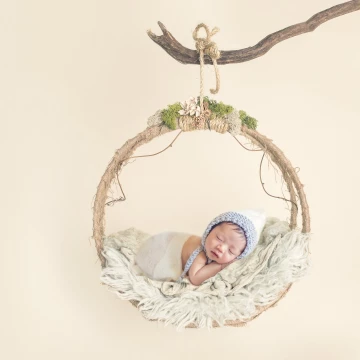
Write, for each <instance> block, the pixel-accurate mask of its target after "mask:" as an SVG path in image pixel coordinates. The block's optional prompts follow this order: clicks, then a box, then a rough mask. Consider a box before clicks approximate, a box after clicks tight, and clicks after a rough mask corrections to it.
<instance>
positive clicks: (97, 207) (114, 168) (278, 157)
mask: <svg viewBox="0 0 360 360" xmlns="http://www.w3.org/2000/svg"><path fill="white" fill-rule="evenodd" d="M171 131H173V130H172V129H169V128H168V127H166V126H164V125H163V124H159V125H155V126H151V127H148V128H146V129H145V130H144V131H143V132H141V133H139V134H138V135H137V136H135V137H134V138H132V139H129V140H128V141H126V143H125V144H124V145H123V146H122V147H121V148H120V149H118V150H117V151H116V152H115V155H114V156H113V158H112V160H111V161H110V163H109V164H108V166H107V168H106V170H105V173H104V175H103V176H102V178H101V180H100V183H99V185H98V188H97V192H96V196H95V202H94V207H93V238H94V240H95V244H96V249H97V254H98V256H99V259H100V261H101V266H102V267H105V264H106V261H105V258H104V256H103V255H102V250H103V238H104V235H105V206H106V205H105V203H106V200H107V194H108V191H109V189H110V187H111V184H112V183H113V181H114V180H115V177H116V174H117V173H120V172H121V170H122V167H123V166H124V164H126V161H127V159H128V158H129V157H131V156H132V154H133V153H134V151H135V150H136V149H137V148H138V147H139V146H141V145H143V144H146V143H148V142H150V141H151V140H152V139H154V138H156V137H157V136H160V135H163V134H166V133H168V132H171ZM242 134H243V135H244V136H246V137H247V138H248V139H249V140H250V141H251V142H252V143H253V144H255V145H257V146H259V147H260V148H261V149H263V150H264V151H265V152H267V153H268V154H269V156H270V158H271V160H272V161H273V162H274V163H275V164H276V165H277V166H278V168H279V169H280V170H281V172H282V175H283V178H284V181H285V182H286V184H287V187H288V190H289V193H290V199H291V218H290V228H291V229H295V228H296V226H297V225H296V224H297V222H296V219H297V214H298V207H297V205H295V204H297V203H298V201H297V196H298V199H299V202H300V206H301V215H302V232H303V233H309V232H310V215H309V206H308V204H307V200H306V195H305V192H304V190H303V184H302V183H301V182H300V180H299V177H298V175H297V172H296V169H295V168H294V167H293V166H292V165H291V163H290V161H289V160H288V159H287V158H286V157H285V155H284V153H283V152H282V151H281V150H280V149H279V148H278V147H277V146H276V145H275V144H274V143H273V142H272V140H270V139H268V138H266V137H265V136H264V135H261V134H260V133H259V132H258V131H256V130H252V129H249V128H248V127H246V126H242ZM296 195H297V196H296ZM291 286H292V284H291V283H290V284H288V285H287V286H286V287H285V288H284V290H283V291H282V292H280V293H279V296H278V298H277V300H275V301H274V302H273V303H272V304H270V305H268V306H264V307H261V308H258V309H257V310H258V311H257V313H256V314H255V315H254V316H253V317H251V318H250V319H248V320H246V321H241V320H232V321H226V323H225V325H226V326H235V327H239V326H244V325H246V323H247V322H249V321H251V320H253V319H255V318H256V317H258V316H259V315H260V314H261V313H262V312H264V311H266V310H267V309H268V308H270V307H272V306H274V305H275V304H276V303H277V302H278V301H279V300H281V299H282V298H283V297H284V296H285V294H286V293H287V292H288V291H289V289H290V288H291ZM130 302H131V303H132V304H133V305H134V306H137V303H138V302H136V301H134V300H130ZM159 320H161V319H159ZM213 326H214V327H218V326H219V325H218V324H217V323H216V322H214V323H213ZM187 327H189V328H196V327H197V326H196V325H195V324H189V325H188V326H187Z"/></svg>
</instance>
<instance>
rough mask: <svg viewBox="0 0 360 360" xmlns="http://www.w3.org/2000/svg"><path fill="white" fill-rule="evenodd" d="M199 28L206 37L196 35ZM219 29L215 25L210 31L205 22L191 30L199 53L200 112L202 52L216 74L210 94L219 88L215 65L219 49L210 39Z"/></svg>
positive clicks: (201, 105) (217, 71) (201, 104)
mask: <svg viewBox="0 0 360 360" xmlns="http://www.w3.org/2000/svg"><path fill="white" fill-rule="evenodd" d="M201 28H204V29H205V31H206V38H202V37H198V32H199V30H200V29H201ZM219 30H220V29H219V28H217V27H215V28H214V29H213V30H212V31H211V32H210V30H209V28H208V27H207V26H206V25H205V24H202V23H201V24H199V25H198V26H197V27H196V29H195V30H194V32H193V39H194V40H195V41H196V43H195V47H196V50H197V51H198V52H199V54H200V112H201V113H203V111H204V106H203V103H204V54H205V55H209V56H210V57H211V60H212V62H213V64H214V68H215V75H216V89H210V92H211V93H212V94H217V93H218V92H219V90H220V75H219V68H218V65H217V61H216V60H217V59H219V58H220V51H219V49H218V47H217V45H216V44H215V43H214V42H213V41H211V37H212V36H213V35H215V34H216V33H217V32H218V31H219Z"/></svg>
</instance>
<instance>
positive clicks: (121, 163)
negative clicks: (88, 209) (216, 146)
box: [105, 131, 298, 208]
mask: <svg viewBox="0 0 360 360" xmlns="http://www.w3.org/2000/svg"><path fill="white" fill-rule="evenodd" d="M182 132H183V131H180V132H179V133H178V134H177V135H176V137H175V139H174V140H173V141H172V142H171V143H170V144H169V145H168V146H167V147H166V148H164V149H163V150H161V151H159V152H157V153H154V154H148V155H138V156H131V157H129V158H127V159H124V160H123V161H121V162H120V163H119V165H118V168H117V171H116V179H117V183H118V185H119V188H120V190H121V193H122V196H120V197H119V198H117V199H113V200H110V201H108V202H107V203H105V205H107V206H113V205H114V204H115V203H117V202H118V201H125V200H126V196H125V193H124V191H123V188H122V186H121V184H120V180H119V171H120V168H121V166H122V165H123V164H124V162H125V161H127V160H130V159H137V158H143V157H150V156H155V155H159V154H161V153H162V152H164V151H165V150H167V149H169V148H170V147H172V145H173V144H174V142H175V141H176V140H177V138H178V137H179V136H180V134H181V133H182ZM231 135H232V134H231ZM232 136H233V138H234V139H235V140H236V141H237V142H238V143H239V145H241V146H242V147H243V148H244V149H245V150H247V151H264V150H263V149H249V148H248V147H246V146H244V145H243V144H242V143H241V142H240V141H239V139H237V138H236V137H235V136H234V135H232ZM265 155H266V149H265V151H264V153H263V156H262V158H261V161H260V166H259V177H260V182H261V186H262V188H263V190H264V191H265V193H266V194H267V195H268V196H270V197H273V198H276V199H281V200H284V201H288V202H291V203H292V204H294V205H295V206H296V208H298V206H297V204H296V203H294V202H293V201H291V200H289V199H286V198H284V197H281V196H275V195H271V194H269V193H268V192H267V191H266V189H265V186H264V185H265V183H264V182H263V180H262V176H261V168H262V163H263V160H264V157H265ZM125 165H127V164H124V166H125ZM274 170H275V169H274Z"/></svg>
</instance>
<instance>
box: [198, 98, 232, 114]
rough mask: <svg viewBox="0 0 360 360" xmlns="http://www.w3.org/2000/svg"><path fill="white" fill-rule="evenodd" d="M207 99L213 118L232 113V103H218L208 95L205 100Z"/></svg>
mask: <svg viewBox="0 0 360 360" xmlns="http://www.w3.org/2000/svg"><path fill="white" fill-rule="evenodd" d="M205 101H206V102H207V103H208V104H209V109H210V111H211V118H215V117H220V118H221V117H224V116H225V115H228V114H230V113H231V112H232V111H233V110H234V108H233V107H232V106H231V105H226V104H224V103H223V102H221V101H220V102H219V103H218V102H217V101H215V100H210V99H209V98H208V97H207V96H205V97H204V102H205Z"/></svg>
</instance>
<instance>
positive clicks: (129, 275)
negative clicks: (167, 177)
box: [101, 218, 310, 329]
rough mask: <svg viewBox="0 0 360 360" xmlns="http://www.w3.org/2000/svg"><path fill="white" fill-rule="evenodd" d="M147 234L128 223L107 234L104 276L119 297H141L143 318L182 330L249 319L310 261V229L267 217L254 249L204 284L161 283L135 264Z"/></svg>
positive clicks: (185, 282)
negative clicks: (127, 227) (128, 226)
mask: <svg viewBox="0 0 360 360" xmlns="http://www.w3.org/2000/svg"><path fill="white" fill-rule="evenodd" d="M149 236H150V235H149V234H146V233H144V232H142V231H140V230H137V229H135V228H130V229H127V230H124V231H119V232H117V233H115V234H112V235H110V236H107V237H105V238H104V251H103V255H104V257H105V258H106V266H105V267H104V268H103V269H102V273H101V281H102V282H103V283H104V284H106V285H108V286H109V287H110V289H111V290H112V291H114V292H115V293H116V294H117V295H118V296H119V297H120V298H121V299H124V300H136V301H139V304H138V309H139V311H140V312H141V313H142V315H143V316H144V317H145V318H147V319H149V320H159V321H163V322H165V324H172V325H174V326H176V327H177V328H178V329H182V328H184V327H186V326H187V325H189V324H192V323H193V324H195V325H196V326H197V327H199V328H203V327H207V328H211V327H212V326H213V321H216V322H217V323H218V324H219V325H220V326H222V325H224V323H225V321H226V320H239V319H240V320H242V321H247V320H248V319H250V318H251V317H253V316H254V315H256V314H257V307H259V306H260V307H263V306H267V305H269V304H271V303H273V302H274V301H275V300H276V299H277V298H278V296H279V293H281V292H282V291H283V290H284V289H285V288H286V287H287V286H288V285H289V284H291V283H293V282H295V281H297V280H299V279H300V278H302V277H303V276H304V275H305V274H306V273H307V271H308V269H309V265H310V259H309V249H308V247H309V239H310V234H303V233H301V232H300V230H297V229H296V230H290V228H289V225H288V223H286V222H284V221H280V220H278V219H276V218H268V219H267V222H266V224H265V227H264V230H263V232H262V234H261V237H260V241H259V243H258V245H257V247H256V249H255V250H254V251H253V253H252V254H250V255H249V256H248V257H247V258H245V259H240V260H238V261H236V262H234V263H233V264H231V265H229V266H228V267H226V268H225V269H224V270H222V271H221V272H219V273H218V274H217V275H215V276H214V277H212V278H210V279H208V280H206V281H205V282H204V283H203V284H201V285H200V286H194V285H192V284H191V283H190V282H189V280H188V279H184V280H183V282H181V283H175V282H167V281H165V282H160V281H156V280H151V279H149V278H148V277H146V276H144V275H142V274H141V273H140V272H139V269H137V268H136V265H135V264H134V259H135V255H136V253H137V250H138V249H139V247H140V245H141V243H142V242H143V241H144V240H145V239H147V238H148V237H149Z"/></svg>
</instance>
